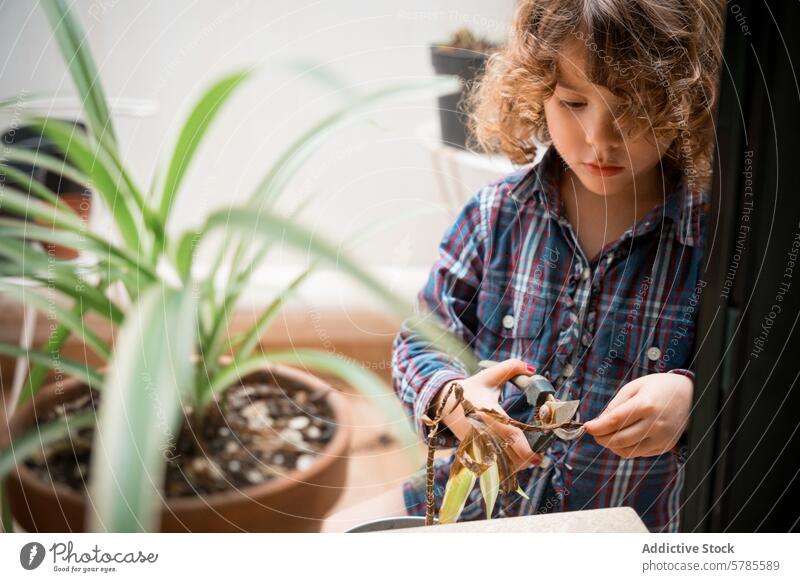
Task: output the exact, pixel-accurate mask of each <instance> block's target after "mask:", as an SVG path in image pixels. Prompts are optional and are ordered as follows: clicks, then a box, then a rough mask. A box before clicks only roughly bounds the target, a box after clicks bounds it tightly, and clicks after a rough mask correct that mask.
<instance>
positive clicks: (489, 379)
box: [429, 359, 542, 473]
mask: <svg viewBox="0 0 800 582" xmlns="http://www.w3.org/2000/svg"><path fill="white" fill-rule="evenodd" d="M533 372H534V369H533V368H532V367H528V365H527V364H526V363H525V362H523V361H522V360H517V359H510V360H505V361H503V362H500V363H499V364H496V365H494V366H492V367H491V368H487V369H486V370H481V371H480V372H478V373H477V374H475V375H474V376H471V377H469V378H466V379H464V380H456V381H455V382H458V383H459V384H461V387H462V388H463V389H464V398H465V399H466V400H469V401H470V402H471V403H472V404H473V405H475V407H476V408H493V409H494V410H497V411H498V412H500V413H502V414H504V415H505V416H508V414H506V412H505V410H503V408H502V407H501V406H500V404H499V403H498V402H499V399H500V389H499V387H500V386H502V385H503V384H505V383H506V382H507V381H508V380H510V379H511V378H513V377H514V376H518V375H520V374H529V375H530V374H533ZM451 383H452V382H449V383H447V384H445V385H444V386H443V387H442V389H441V390H440V391H439V394H438V396H437V397H436V398H435V399H434V402H433V404H432V406H431V411H430V414H429V416H431V418H433V415H434V414H435V413H436V410H437V408H438V406H439V400H440V399H441V398H443V397H444V394H446V393H447V388H448V386H450V384H451ZM454 400H455V398H454V396H453V394H451V395H450V399H448V401H447V403H446V404H445V406H444V409H443V411H444V413H445V416H444V417H443V418H442V422H444V424H445V425H447V427H448V428H449V429H450V430H451V431H453V434H454V435H455V436H456V438H457V439H458V440H463V439H464V437H465V436H467V434H469V430H470V427H471V425H470V424H469V421H468V420H467V419H466V418H465V417H464V409H463V408H462V407H461V405H460V404H459V405H458V406H457V407H456V408H455V410H453V411H452V412H450V410H451V409H452V408H453V404H452V403H453V401H454ZM478 414H480V413H478ZM481 417H482V418H483V419H484V420H485V421H486V423H487V424H488V425H489V426H491V427H492V429H494V430H495V432H496V433H497V434H498V435H500V436H501V437H502V438H504V439H505V440H506V441H509V443H510V444H509V445H508V451H509V456H510V457H511V460H512V462H513V463H514V467H513V471H514V472H515V473H516V472H517V471H520V470H522V469H527V468H528V467H530V466H531V465H539V464H540V463H541V462H542V456H541V455H539V454H537V453H534V452H533V450H531V447H530V445H529V444H528V440H527V439H526V438H525V434H524V433H523V432H522V431H521V430H520V429H518V428H516V427H513V426H509V425H505V424H502V423H500V422H497V421H496V420H494V419H492V418H491V417H489V416H487V415H485V414H482V415H481Z"/></svg>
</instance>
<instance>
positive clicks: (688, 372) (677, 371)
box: [667, 368, 694, 382]
mask: <svg viewBox="0 0 800 582" xmlns="http://www.w3.org/2000/svg"><path fill="white" fill-rule="evenodd" d="M667 374H680V375H681V376H686V377H687V378H689V380H691V381H692V382H694V372H692V371H691V370H688V369H686V368H675V369H674V370H667Z"/></svg>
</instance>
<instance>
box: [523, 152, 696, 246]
mask: <svg viewBox="0 0 800 582" xmlns="http://www.w3.org/2000/svg"><path fill="white" fill-rule="evenodd" d="M563 165H564V161H563V160H562V159H561V156H560V155H559V154H558V152H557V151H556V149H555V148H554V147H552V146H551V147H548V148H547V151H545V153H544V155H543V157H542V159H541V161H540V162H539V163H538V164H536V165H535V166H533V167H532V168H530V169H529V170H528V171H527V174H526V175H525V177H524V178H523V179H522V180H520V182H519V183H518V184H517V187H516V188H515V189H514V193H513V195H514V197H515V199H516V200H518V201H519V202H523V201H524V200H525V199H528V198H531V197H534V198H536V200H537V201H538V202H539V203H540V204H542V205H543V206H544V207H545V208H546V209H547V211H548V213H550V215H551V216H553V217H554V218H555V219H556V220H558V219H560V218H562V217H563V214H564V209H563V201H562V200H561V197H560V188H559V183H560V179H561V169H562V167H563ZM682 182H683V181H682ZM707 210H708V193H707V192H705V191H701V190H688V189H687V188H686V187H685V185H684V184H683V183H682V184H681V185H679V186H678V187H677V188H675V189H674V190H672V191H671V192H670V193H669V194H667V196H666V199H665V200H664V202H663V204H659V205H658V206H656V207H655V208H653V209H652V210H651V211H650V212H648V213H647V214H646V215H645V216H644V217H643V218H642V219H640V220H639V221H638V222H637V223H636V225H634V227H635V232H636V234H637V235H638V234H644V233H645V232H649V231H650V230H654V229H655V228H656V226H658V224H659V223H660V218H661V217H662V216H663V218H666V219H668V220H669V221H670V222H671V223H672V225H673V227H674V228H675V229H676V233H677V238H678V241H679V242H680V243H681V244H682V245H685V246H690V247H696V246H699V245H700V244H702V242H703V241H702V224H703V220H702V218H703V215H704V213H705V212H706V211H707Z"/></svg>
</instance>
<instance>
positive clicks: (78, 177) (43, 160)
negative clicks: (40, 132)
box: [0, 146, 92, 191]
mask: <svg viewBox="0 0 800 582" xmlns="http://www.w3.org/2000/svg"><path fill="white" fill-rule="evenodd" d="M8 162H21V163H23V164H26V165H29V166H33V167H37V168H42V169H44V170H49V171H50V172H53V173H54V174H56V175H58V176H62V177H64V178H67V179H68V180H70V181H72V182H75V183H76V184H78V185H79V186H83V188H84V189H85V190H88V191H91V189H92V182H91V180H90V179H89V177H88V176H86V174H84V173H83V172H81V171H80V170H79V169H78V168H76V167H75V166H73V165H72V164H70V163H69V162H67V161H66V160H62V159H61V158H57V157H55V156H51V155H49V154H46V153H44V152H43V151H41V150H36V151H31V150H27V149H24V148H21V147H17V146H11V147H9V148H6V149H5V150H4V151H3V157H2V159H0V166H3V167H5V168H11V166H10V165H9V163H8ZM12 169H14V168H12ZM27 176H28V179H27V183H30V182H31V180H30V174H28V175H27ZM33 183H34V184H39V185H40V186H41V184H40V183H39V182H36V181H34V182H33ZM42 187H44V186H42ZM26 189H27V186H26Z"/></svg>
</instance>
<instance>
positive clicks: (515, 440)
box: [492, 421, 542, 470]
mask: <svg viewBox="0 0 800 582" xmlns="http://www.w3.org/2000/svg"><path fill="white" fill-rule="evenodd" d="M492 428H493V429H494V430H495V432H496V433H497V434H498V435H500V436H501V437H502V438H503V439H504V440H506V441H509V444H508V453H509V455H510V456H511V459H512V461H513V462H514V465H515V469H516V470H521V469H525V468H527V467H530V466H531V465H532V464H537V465H538V464H541V461H542V459H541V455H539V454H537V453H534V452H533V449H531V446H530V444H528V439H526V438H525V433H523V432H522V431H521V430H520V429H518V428H515V427H513V426H508V425H505V424H503V423H500V422H497V421H492Z"/></svg>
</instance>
